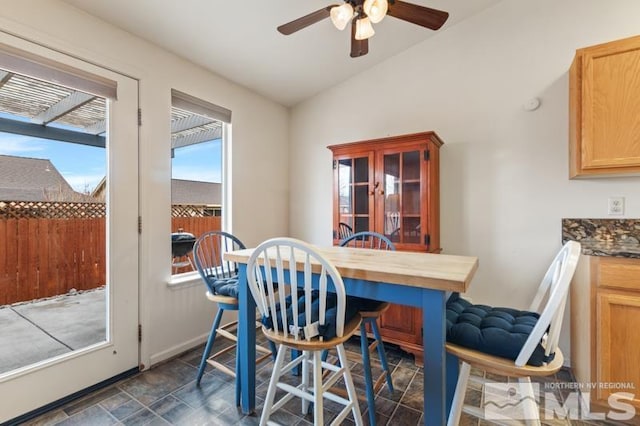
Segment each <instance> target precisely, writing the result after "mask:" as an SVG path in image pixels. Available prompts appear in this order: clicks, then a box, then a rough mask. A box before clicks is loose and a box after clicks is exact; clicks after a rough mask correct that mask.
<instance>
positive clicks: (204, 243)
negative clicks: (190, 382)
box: [193, 231, 275, 405]
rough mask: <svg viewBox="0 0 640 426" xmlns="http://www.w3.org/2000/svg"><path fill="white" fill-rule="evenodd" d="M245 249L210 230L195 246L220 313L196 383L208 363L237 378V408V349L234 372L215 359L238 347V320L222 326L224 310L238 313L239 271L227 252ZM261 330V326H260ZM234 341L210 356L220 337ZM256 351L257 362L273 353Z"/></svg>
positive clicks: (199, 267)
mask: <svg viewBox="0 0 640 426" xmlns="http://www.w3.org/2000/svg"><path fill="white" fill-rule="evenodd" d="M244 248H245V246H244V244H242V242H241V241H240V240H239V239H238V238H236V237H235V236H233V235H231V234H229V233H227V232H222V231H210V232H207V233H205V234H203V235H202V236H200V238H198V240H197V241H196V243H195V245H194V247H193V253H194V259H195V264H196V269H197V270H198V272H199V273H200V277H201V278H202V280H203V281H204V283H205V285H206V287H207V299H209V300H211V301H212V302H216V303H217V304H218V313H217V314H216V316H215V318H214V320H213V325H212V326H211V332H210V333H209V338H208V339H207V344H206V346H205V349H204V352H203V354H202V359H201V361H200V366H199V367H198V376H197V379H196V384H197V385H198V386H199V385H200V381H201V380H202V375H203V374H204V370H205V367H206V366H207V364H209V365H211V366H212V367H214V368H216V369H218V370H220V371H221V372H223V373H225V374H227V375H229V376H231V377H234V378H236V405H239V403H240V383H239V381H238V377H237V376H239V375H238V374H237V372H238V370H239V358H238V356H237V350H236V367H235V371H234V370H232V369H230V368H229V367H227V366H226V365H224V364H223V363H221V362H219V361H217V360H216V358H218V357H220V356H221V355H223V354H225V353H227V352H229V351H231V350H233V349H234V348H236V347H237V342H238V339H237V336H236V335H235V334H233V333H232V331H234V330H237V327H238V321H232V322H229V323H227V324H224V325H222V326H221V325H220V322H221V321H222V315H223V314H224V311H237V310H238V291H239V290H238V269H237V266H236V264H235V263H234V262H229V261H225V260H224V259H223V256H224V253H227V252H230V251H234V250H242V249H244ZM257 327H259V325H257ZM218 334H219V335H220V336H222V337H224V338H226V339H229V340H231V341H233V342H234V343H233V344H232V345H231V346H229V347H226V348H224V349H221V350H220V351H218V352H216V353H215V354H213V355H211V349H212V347H213V343H214V341H215V339H216V336H217V335H218ZM256 350H257V351H258V352H261V353H262V355H260V356H259V357H257V359H256V363H259V362H261V361H264V360H266V359H267V358H269V357H270V356H271V355H272V354H275V352H274V351H272V350H269V349H267V348H264V347H262V346H259V345H256Z"/></svg>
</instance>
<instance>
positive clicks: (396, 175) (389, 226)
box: [380, 151, 422, 244]
mask: <svg viewBox="0 0 640 426" xmlns="http://www.w3.org/2000/svg"><path fill="white" fill-rule="evenodd" d="M420 153H421V151H406V152H400V153H393V154H386V155H384V158H383V168H384V178H383V188H382V190H381V191H380V193H381V194H383V195H384V198H383V203H384V210H383V211H384V218H383V221H384V222H383V229H384V231H383V232H384V234H385V235H386V236H387V237H389V238H390V239H391V241H393V242H394V243H404V244H420V243H421V241H420V236H421V233H422V231H421V229H420V221H421V217H422V211H421V203H420V168H421V162H420Z"/></svg>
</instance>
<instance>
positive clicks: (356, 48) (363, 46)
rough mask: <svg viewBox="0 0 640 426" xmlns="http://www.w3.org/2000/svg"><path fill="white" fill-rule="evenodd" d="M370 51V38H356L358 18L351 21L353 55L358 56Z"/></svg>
mask: <svg viewBox="0 0 640 426" xmlns="http://www.w3.org/2000/svg"><path fill="white" fill-rule="evenodd" d="M367 53H369V40H368V39H364V40H356V19H355V18H354V19H353V20H352V21H351V57H352V58H357V57H359V56H364V55H366V54H367Z"/></svg>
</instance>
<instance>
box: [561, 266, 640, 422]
mask: <svg viewBox="0 0 640 426" xmlns="http://www.w3.org/2000/svg"><path fill="white" fill-rule="evenodd" d="M571 367H572V369H573V372H574V375H575V376H576V381H577V382H578V383H579V384H581V385H582V386H583V391H584V390H586V389H588V390H590V398H591V411H592V412H596V413H601V414H604V415H608V414H609V413H610V411H611V410H613V409H614V407H613V405H614V404H615V403H616V400H618V401H620V402H622V403H624V404H627V405H630V406H633V407H635V411H636V412H637V415H636V417H635V418H634V421H635V422H638V421H640V259H628V258H618V257H604V256H582V258H581V259H580V263H579V265H578V270H577V271H576V274H575V276H574V282H573V283H572V285H571ZM618 392H626V393H628V394H632V395H633V397H631V398H630V399H628V398H626V397H624V398H623V399H620V396H621V394H619V393H618ZM610 397H611V399H610ZM612 400H613V402H614V404H612V403H611V402H612ZM614 411H617V412H618V413H619V412H620V409H618V410H614ZM622 411H624V409H623V410H622Z"/></svg>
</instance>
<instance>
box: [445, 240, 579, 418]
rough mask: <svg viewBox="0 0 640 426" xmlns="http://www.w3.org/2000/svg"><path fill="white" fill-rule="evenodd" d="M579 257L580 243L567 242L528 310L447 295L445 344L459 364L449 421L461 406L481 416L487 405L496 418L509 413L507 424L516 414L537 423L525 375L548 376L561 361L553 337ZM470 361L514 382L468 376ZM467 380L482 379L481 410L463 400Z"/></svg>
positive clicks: (556, 336)
mask: <svg viewBox="0 0 640 426" xmlns="http://www.w3.org/2000/svg"><path fill="white" fill-rule="evenodd" d="M579 257H580V243H577V242H575V241H569V242H567V243H566V244H565V245H564V246H563V247H562V249H561V250H560V252H559V253H558V254H557V255H556V257H555V258H554V260H553V262H552V263H551V266H550V267H549V269H548V270H547V273H546V274H545V275H544V278H543V279H542V283H541V284H540V286H539V288H538V292H537V294H536V296H535V298H534V299H533V302H532V303H531V305H530V307H529V310H527V311H519V310H516V309H510V308H492V307H490V306H486V305H473V304H471V303H470V302H468V301H466V300H464V299H461V298H460V297H459V295H458V294H457V293H454V294H453V295H452V296H451V297H450V298H449V300H448V301H447V344H446V349H447V352H449V353H450V354H452V355H455V356H456V357H458V359H459V360H460V361H461V362H462V365H461V367H460V372H459V376H458V383H457V385H456V391H455V395H454V397H453V402H452V405H451V412H450V414H449V420H448V423H447V424H448V426H457V425H458V423H459V421H460V415H461V413H462V411H465V412H466V413H469V414H471V415H473V416H475V417H479V418H481V419H482V418H484V417H485V413H487V412H488V410H494V411H492V414H495V415H496V416H499V417H500V418H504V419H511V420H508V422H509V424H513V421H514V420H516V419H520V420H526V421H527V424H535V425H539V424H540V418H539V412H538V407H537V406H536V403H535V394H534V391H533V387H532V385H531V379H530V377H531V376H548V375H551V374H554V373H556V372H557V371H558V370H559V369H560V368H561V367H562V363H563V360H564V358H563V356H562V352H561V351H560V348H558V338H559V336H560V328H561V326H562V317H563V314H564V307H565V303H566V300H567V293H568V291H569V284H570V283H571V279H572V277H573V274H574V272H575V269H576V265H577V264H578V258H579ZM471 367H475V368H478V369H480V370H484V371H486V372H490V373H493V374H498V375H501V376H509V377H517V378H518V381H519V384H518V385H516V384H513V383H509V384H508V385H506V386H505V387H504V388H503V387H501V385H500V384H498V385H495V384H494V385H492V384H487V383H486V382H483V381H482V379H480V378H478V379H476V378H475V377H474V378H473V379H471V378H470V377H469V376H470V371H471ZM469 380H474V381H480V383H481V384H483V386H484V392H483V396H484V410H483V409H482V408H477V407H472V406H466V405H464V398H465V393H466V388H467V383H468V381H469ZM487 386H489V387H487ZM507 386H508V387H507ZM494 398H495V400H494ZM495 410H497V411H495ZM492 417H493V416H492ZM497 418H498V417H493V419H494V420H495V419H497Z"/></svg>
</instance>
